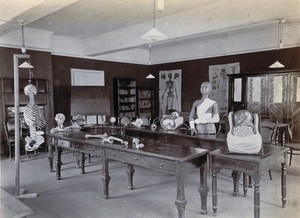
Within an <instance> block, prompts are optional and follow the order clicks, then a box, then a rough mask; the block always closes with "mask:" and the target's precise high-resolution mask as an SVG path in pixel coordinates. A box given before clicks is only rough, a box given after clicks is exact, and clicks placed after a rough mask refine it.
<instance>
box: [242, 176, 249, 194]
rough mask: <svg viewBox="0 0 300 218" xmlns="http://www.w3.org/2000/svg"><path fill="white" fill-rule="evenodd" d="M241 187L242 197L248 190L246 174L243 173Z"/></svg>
mask: <svg viewBox="0 0 300 218" xmlns="http://www.w3.org/2000/svg"><path fill="white" fill-rule="evenodd" d="M243 189H244V197H246V196H247V191H248V175H247V174H245V173H243Z"/></svg>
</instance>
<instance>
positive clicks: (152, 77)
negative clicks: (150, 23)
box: [146, 44, 155, 79]
mask: <svg viewBox="0 0 300 218" xmlns="http://www.w3.org/2000/svg"><path fill="white" fill-rule="evenodd" d="M151 64H152V58H151V44H149V65H151ZM146 79H155V76H153V75H152V74H151V73H150V74H149V75H148V76H146Z"/></svg>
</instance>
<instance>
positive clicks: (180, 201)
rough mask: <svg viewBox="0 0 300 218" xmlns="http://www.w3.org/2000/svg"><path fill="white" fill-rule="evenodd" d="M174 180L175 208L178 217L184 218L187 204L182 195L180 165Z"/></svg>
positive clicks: (182, 185)
mask: <svg viewBox="0 0 300 218" xmlns="http://www.w3.org/2000/svg"><path fill="white" fill-rule="evenodd" d="M176 180H177V197H176V201H175V205H176V207H177V211H178V217H179V218H185V206H186V204H187V200H186V198H185V193H184V169H183V167H182V166H181V165H180V164H179V165H178V166H177V171H176Z"/></svg>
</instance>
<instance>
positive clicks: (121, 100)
mask: <svg viewBox="0 0 300 218" xmlns="http://www.w3.org/2000/svg"><path fill="white" fill-rule="evenodd" d="M113 92H114V116H115V117H116V119H117V123H120V119H121V118H122V117H128V118H129V119H133V118H136V117H137V88H136V80H134V79H127V78H114V79H113Z"/></svg>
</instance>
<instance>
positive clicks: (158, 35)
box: [141, 0, 167, 42]
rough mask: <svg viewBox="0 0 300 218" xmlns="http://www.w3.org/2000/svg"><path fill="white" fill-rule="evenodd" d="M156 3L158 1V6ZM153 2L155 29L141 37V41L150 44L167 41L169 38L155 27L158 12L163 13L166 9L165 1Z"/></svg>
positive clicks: (154, 0)
mask: <svg viewBox="0 0 300 218" xmlns="http://www.w3.org/2000/svg"><path fill="white" fill-rule="evenodd" d="M156 1H157V5H156ZM153 2H154V7H153V27H152V28H151V29H150V30H149V31H148V32H146V33H145V34H144V35H142V36H141V39H143V40H146V41H148V42H155V41H159V40H164V39H167V37H166V36H165V35H164V34H163V33H162V32H160V31H159V30H158V29H157V28H156V27H155V22H156V19H155V17H156V10H157V11H159V12H161V11H162V10H163V9H164V0H153Z"/></svg>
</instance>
